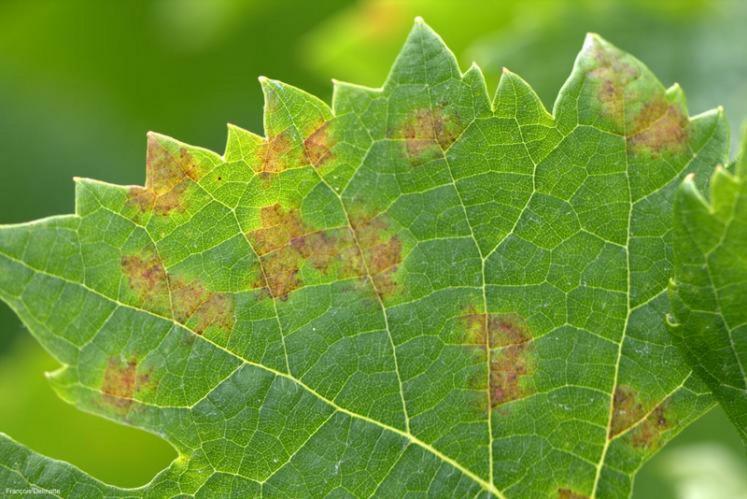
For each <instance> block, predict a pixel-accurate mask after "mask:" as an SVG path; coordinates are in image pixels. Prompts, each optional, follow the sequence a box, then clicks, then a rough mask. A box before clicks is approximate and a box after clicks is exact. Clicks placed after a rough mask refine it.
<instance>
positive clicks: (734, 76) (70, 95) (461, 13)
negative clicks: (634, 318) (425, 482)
mask: <svg viewBox="0 0 747 499" xmlns="http://www.w3.org/2000/svg"><path fill="white" fill-rule="evenodd" d="M416 15H421V16H423V17H424V18H425V19H426V21H427V22H428V23H429V24H430V25H431V26H433V27H434V28H435V29H436V31H438V32H439V33H440V34H441V35H442V36H443V37H444V38H445V40H446V41H447V43H448V44H449V46H450V47H451V48H452V49H453V50H454V51H455V53H456V54H457V56H458V57H459V59H460V62H461V63H462V65H463V67H465V68H466V67H467V65H468V64H469V63H470V62H472V61H477V62H478V63H479V64H480V65H481V66H482V67H483V69H484V70H485V72H486V75H487V77H488V81H489V82H490V83H489V84H490V85H491V87H493V88H494V87H495V84H496V82H497V79H498V75H499V74H500V69H501V67H502V66H507V67H509V68H510V69H511V70H513V71H514V72H516V73H518V74H520V75H522V76H523V77H524V78H525V79H527V80H528V81H529V82H530V83H531V84H532V85H533V86H534V87H535V89H536V90H537V91H538V93H539V95H540V97H542V99H543V100H544V102H545V104H546V105H547V106H548V107H551V106H552V102H553V99H554V96H555V95H556V93H557V91H558V89H559V88H560V86H561V84H562V83H563V81H564V79H565V78H566V76H567V75H568V73H569V71H570V69H571V65H572V63H573V59H574V57H575V54H576V52H577V51H578V50H579V48H580V46H581V43H582V41H583V35H584V33H585V32H587V31H595V32H598V33H600V34H601V35H602V36H604V37H605V38H607V39H609V40H610V41H612V42H613V43H615V44H617V45H618V46H620V47H621V48H623V49H625V50H627V51H629V52H632V53H633V54H635V55H636V56H638V57H639V58H640V59H642V60H643V61H645V62H646V63H648V64H649V66H651V67H652V69H653V70H654V72H655V73H656V74H657V75H658V76H659V77H660V78H661V79H662V81H663V82H664V83H665V84H671V83H674V82H675V81H676V82H679V83H680V85H681V86H682V87H683V89H684V90H685V92H686V94H687V96H688V102H689V106H690V111H691V114H696V113H699V112H702V111H705V110H707V109H709V108H712V107H715V106H718V105H723V106H724V107H725V108H726V110H727V115H728V116H729V118H730V120H731V123H732V126H737V125H738V123H739V121H740V120H741V119H742V118H743V117H747V78H746V77H745V76H746V75H747V57H746V56H747V30H745V29H744V22H745V20H747V2H741V1H740V0H733V1H706V0H672V1H669V2H667V1H659V2H650V1H644V0H619V1H614V0H588V1H578V0H577V1H570V0H547V1H541V0H536V1H531V0H501V1H486V0H482V1H477V0H453V1H447V0H409V1H405V0H400V1H392V0H389V1H383V0H365V1H364V0H361V1H357V2H355V1H347V0H317V1H314V2H298V1H288V0H272V1H270V0H265V1H253V0H212V1H203V0H153V1H148V2H146V1H135V0H132V1H121V2H102V1H100V0H85V1H84V0H67V1H52V0H48V1H41V0H38V1H31V0H0V158H2V159H0V187H1V189H0V223H11V222H22V221H27V220H31V219H35V218H40V217H44V216H47V215H52V214H58V213H68V212H71V211H72V208H73V184H72V181H71V178H72V177H73V176H74V175H78V176H85V177H93V178H98V179H102V180H106V181H109V182H114V183H120V184H130V183H142V181H143V177H144V171H145V170H144V157H145V132H146V131H148V130H155V131H158V132H161V133H165V134H168V135H172V136H174V137H177V138H179V139H181V140H183V141H185V142H189V143H192V144H196V145H201V146H206V147H209V148H212V149H214V150H217V151H222V149H223V144H224V141H225V135H226V132H225V124H226V123H227V122H230V123H235V124H237V125H239V126H242V127H244V128H247V129H250V130H253V131H256V132H261V123H262V115H261V110H262V100H261V92H260V88H259V85H258V83H257V81H256V78H257V76H259V75H267V76H270V77H273V78H277V79H280V80H283V81H286V82H288V83H291V84H293V85H296V86H299V87H302V88H304V89H306V90H308V91H310V92H312V93H314V94H316V95H319V96H320V97H322V98H324V99H327V100H328V99H329V98H330V95H331V89H332V87H331V84H330V79H331V78H332V77H334V78H337V79H341V80H348V81H352V82H355V83H360V84H365V85H371V86H378V85H380V84H381V83H382V82H383V80H384V78H385V77H386V74H387V71H388V68H389V66H390V65H391V62H392V60H393V58H394V56H395V55H396V53H397V51H398V49H399V47H400V45H401V44H402V42H403V41H404V37H405V35H406V33H407V31H408V30H409V28H410V26H411V24H412V20H413V18H414V17H415V16H416ZM56 367H57V366H56V364H55V361H54V360H53V359H51V358H50V357H49V356H48V355H47V354H46V353H45V352H44V351H42V349H41V348H40V347H39V346H38V345H36V344H35V343H34V342H33V341H32V340H31V339H30V337H29V335H28V334H26V333H24V331H23V330H22V326H21V324H20V323H19V321H18V320H17V319H16V318H15V316H13V314H12V313H11V312H10V311H9V310H8V309H7V308H6V307H4V306H2V305H0V431H4V432H6V433H8V434H10V435H11V436H13V437H14V438H16V439H17V440H19V441H21V442H23V443H24V444H26V445H28V446H30V447H31V448H33V449H35V450H37V451H39V452H42V453H44V454H46V455H49V456H52V457H55V458H59V459H64V460H67V461H70V462H72V463H74V464H76V465H77V466H79V467H81V468H82V469H84V470H85V471H87V472H89V473H92V474H93V475H94V476H96V477H98V478H100V479H102V480H105V481H107V482H110V483H114V484H117V485H122V486H136V485H141V484H143V483H145V482H147V481H148V480H149V479H150V478H151V477H152V476H153V475H154V474H155V473H156V472H157V471H159V470H160V469H162V468H163V467H165V466H166V465H167V464H168V463H169V461H170V460H171V459H173V457H174V452H173V450H172V449H171V448H170V447H169V446H168V445H167V444H166V443H164V442H162V441H160V440H159V439H158V438H156V437H154V436H152V435H148V434H145V433H143V432H140V431H138V430H135V429H133V428H127V427H123V426H119V425H116V424H114V423H112V422H110V421H106V420H103V419H100V418H97V417H93V416H91V415H88V414H83V413H80V412H78V411H77V410H76V409H74V408H73V407H70V406H68V405H66V404H65V403H63V402H62V401H61V400H58V399H57V398H56V396H55V395H54V394H53V392H52V390H51V389H50V387H49V386H48V384H47V383H46V381H45V379H44V376H43V375H42V373H43V372H44V371H48V370H52V369H54V368H56ZM634 495H635V496H636V497H641V498H645V497H656V498H667V497H672V498H675V497H676V498H688V499H696V498H721V497H730V498H731V497H747V457H745V451H744V448H743V446H742V444H741V443H740V441H739V438H738V436H737V434H736V432H735V431H734V430H733V429H732V427H731V425H730V424H729V422H728V421H727V419H726V417H725V416H724V415H723V413H722V412H721V411H720V409H715V410H714V411H713V412H712V413H711V414H709V415H707V416H706V417H704V418H703V419H701V420H700V421H698V422H697V423H696V424H694V425H693V426H691V427H690V428H688V429H687V430H686V431H684V432H683V433H682V434H681V435H680V436H679V437H677V439H675V441H674V442H673V443H672V444H671V445H670V446H668V447H667V448H666V449H665V450H664V451H663V452H661V453H660V454H659V455H658V456H657V457H656V458H655V459H653V460H652V461H651V462H650V463H649V464H647V465H646V466H645V467H644V469H643V470H642V471H641V473H640V475H639V478H638V480H637V483H636V489H635V494H634Z"/></svg>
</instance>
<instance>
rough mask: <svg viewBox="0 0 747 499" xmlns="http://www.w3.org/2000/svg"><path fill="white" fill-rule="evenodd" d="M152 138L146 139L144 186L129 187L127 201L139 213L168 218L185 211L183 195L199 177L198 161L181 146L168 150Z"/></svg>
mask: <svg viewBox="0 0 747 499" xmlns="http://www.w3.org/2000/svg"><path fill="white" fill-rule="evenodd" d="M162 141H163V139H160V138H158V137H157V136H155V135H149V136H148V154H147V161H146V168H147V178H146V184H145V186H144V187H140V186H135V187H131V188H130V189H129V191H128V199H129V202H130V203H131V204H132V205H134V206H136V207H137V208H138V209H139V210H140V211H143V212H145V211H153V212H155V213H156V214H158V215H168V214H170V213H171V212H173V211H183V210H184V208H185V207H184V194H185V192H186V191H187V188H188V187H189V185H190V184H191V183H192V182H196V181H197V180H198V179H199V177H200V169H199V165H198V161H197V159H196V158H195V157H194V156H193V155H192V153H191V152H190V151H189V150H188V149H187V148H186V147H184V146H180V147H179V148H178V149H176V150H171V149H170V148H169V147H168V146H167V145H165V144H164V143H163V142H162Z"/></svg>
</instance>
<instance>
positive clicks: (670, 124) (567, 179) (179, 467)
mask: <svg viewBox="0 0 747 499" xmlns="http://www.w3.org/2000/svg"><path fill="white" fill-rule="evenodd" d="M261 85H262V88H263V91H264V94H265V114H264V129H265V130H264V131H265V136H266V137H265V138H263V137H259V136H256V135H254V134H252V133H249V132H247V131H244V130H240V129H238V128H236V127H233V126H229V130H228V142H227V146H226V150H225V153H224V155H223V156H219V155H218V154H215V153H213V152H210V151H207V150H204V149H200V148H196V147H192V146H189V145H186V144H182V143H180V142H177V141H175V140H173V139H170V138H167V137H164V136H161V135H157V134H150V135H149V137H148V151H147V179H146V183H145V186H144V187H138V186H132V187H121V186H114V185H109V184H105V183H101V182H97V181H93V180H85V179H78V180H77V182H76V210H75V214H74V215H70V216H61V217H53V218H49V219H45V220H41V221H38V222H33V223H29V224H24V225H13V226H4V227H2V228H1V229H0V297H2V299H3V300H5V301H6V302H7V303H8V304H9V305H10V306H11V307H12V308H13V309H14V310H15V311H16V312H17V313H18V315H19V316H20V317H21V318H22V320H23V321H24V323H25V324H26V326H27V327H28V329H29V330H30V331H31V333H32V334H33V335H34V336H35V337H36V338H37V339H38V340H39V342H40V343H41V344H42V345H43V346H44V347H45V348H46V349H48V350H49V351H50V352H51V353H52V354H53V355H54V356H55V357H56V358H57V359H59V361H60V363H61V365H62V366H63V367H62V368H61V369H60V370H58V371H56V372H54V373H52V374H51V375H50V380H51V383H52V385H53V386H54V388H55V390H56V391H57V392H58V393H59V394H60V396H61V397H62V398H63V399H65V400H66V401H68V402H70V403H73V404H75V405H76V406H77V407H79V408H81V409H83V410H86V411H90V412H93V413H96V414H100V415H102V416H104V417H108V418H112V419H115V420H117V421H120V422H122V423H125V424H129V425H133V426H136V427H138V428H142V429H145V430H147V431H150V432H153V433H156V434H158V435H160V436H162V437H163V438H164V439H166V440H167V441H168V442H170V443H171V444H172V445H173V446H174V447H175V449H176V450H177V452H178V458H177V459H176V460H175V461H174V462H173V463H172V464H171V465H170V466H169V467H168V468H167V469H166V470H164V471H163V472H162V473H160V474H159V475H157V476H156V477H155V478H154V480H153V481H152V482H151V483H149V484H148V485H146V486H144V487H143V488H142V489H138V490H135V491H132V490H130V491H124V490H120V489H116V488H114V487H110V486H107V485H105V484H102V483H100V482H98V481H96V480H95V479H93V478H92V477H89V476H87V475H86V474H85V473H83V472H82V471H80V470H77V469H75V468H73V467H71V466H69V465H67V464H62V463H59V462H55V461H51V460H49V459H47V458H45V457H42V456H39V455H37V454H35V453H33V452H32V451H30V450H27V449H25V448H23V447H22V446H21V445H20V444H17V443H15V442H14V441H12V440H11V439H10V438H8V437H2V441H1V442H2V443H1V444H0V445H2V449H0V463H1V464H0V482H2V483H5V484H11V485H12V486H17V487H26V486H30V485H35V486H39V487H46V488H57V489H60V490H61V495H91V496H96V495H100V494H107V495H120V494H134V495H156V496H171V495H177V494H191V495H206V496H211V495H216V494H220V495H235V496H256V495H268V496H307V495H309V496H326V495H336V496H343V495H353V496H371V495H380V496H402V495H434V496H459V497H466V496H487V495H492V496H497V497H537V496H550V497H553V496H559V497H581V496H588V495H591V496H598V497H618V496H625V495H627V494H629V493H630V489H631V486H632V479H633V476H634V474H635V471H636V470H637V469H638V468H639V467H640V466H641V465H642V463H643V462H644V461H645V460H646V459H647V458H648V457H650V456H651V455H652V454H653V453H654V452H655V451H656V450H657V449H658V448H659V447H660V446H661V445H662V444H664V443H665V442H666V441H667V440H669V439H670V438H671V437H672V436H673V435H675V434H676V433H677V432H678V431H679V430H680V429H682V428H683V427H684V426H685V425H687V424H688V423H689V422H690V421H692V420H693V419H695V418H697V417H698V416H699V415H701V414H702V413H703V412H704V411H706V410H707V409H708V408H710V407H711V406H712V403H713V402H712V399H711V397H710V395H709V392H708V390H707V387H706V386H704V385H703V384H702V382H701V381H700V380H699V379H698V378H697V377H695V376H691V371H690V369H689V368H688V367H687V366H686V364H685V363H684V361H682V360H680V358H679V355H678V353H677V350H676V346H675V345H674V344H673V340H672V338H671V337H670V335H669V334H668V333H667V332H666V328H665V326H664V321H663V317H664V314H665V313H666V312H667V308H668V300H667V296H666V287H667V279H668V277H669V275H670V271H671V223H670V222H669V220H670V219H671V209H672V200H673V195H674V193H675V191H676V186H677V185H679V183H680V182H681V180H682V178H683V177H684V176H685V175H686V174H688V173H690V172H701V173H702V172H708V171H710V169H711V167H712V165H715V164H717V163H719V162H722V161H724V159H725V157H726V155H727V149H728V146H727V143H728V131H727V126H726V124H725V121H724V118H723V113H722V112H721V111H720V110H717V111H713V112H709V113H705V114H703V115H700V116H697V117H694V118H689V117H688V114H687V110H686V107H685V100H684V96H683V94H682V92H681V91H680V89H679V88H678V87H677V86H674V87H672V88H670V89H668V90H667V89H665V88H664V87H663V86H662V85H661V83H659V81H658V80H657V79H656V78H655V77H654V76H653V75H652V73H651V72H650V71H649V70H648V69H647V68H646V67H645V66H644V65H643V64H642V63H640V62H639V61H637V60H636V59H634V58H633V57H631V56H629V55H627V54H625V53H623V52H621V51H620V50H618V49H617V48H615V47H613V46H612V45H611V44H609V43H607V42H606V41H604V40H602V39H601V38H600V37H598V36H596V35H589V36H588V37H587V39H586V42H585V43H584V46H583V49H582V50H581V53H580V54H579V56H578V59H577V60H576V63H575V65H574V67H573V71H572V73H571V75H570V77H569V79H568V81H567V82H566V84H565V85H564V87H563V88H562V90H561V91H560V93H559V96H558V99H557V102H556V103H555V107H554V111H553V113H552V114H550V113H549V112H548V111H547V110H546V109H545V108H544V106H543V104H542V103H541V102H540V100H539V99H538V98H537V96H536V94H535V93H534V92H533V91H532V89H531V88H530V87H529V86H528V85H527V83H525V82H524V81H523V80H522V79H521V78H519V77H518V76H516V75H515V74H512V73H511V72H509V71H504V74H503V75H502V77H501V79H500V82H499V85H498V90H497V93H496V95H495V97H494V99H493V100H492V101H491V100H490V99H489V97H488V95H487V91H486V86H485V82H484V79H483V76H482V73H481V71H480V69H479V68H477V67H476V66H474V65H473V66H472V67H470V68H469V69H468V70H467V71H466V72H464V73H462V72H461V71H460V70H459V67H458V65H457V62H456V60H455V58H454V56H453V55H452V54H451V52H450V51H449V50H448V49H447V48H446V46H445V45H444V43H443V42H442V40H441V39H440V38H439V37H438V36H437V35H436V34H435V33H433V32H432V31H431V30H430V28H428V27H427V26H426V25H425V24H424V23H422V22H421V21H417V22H416V23H415V26H414V28H413V30H412V32H411V33H410V35H409V37H408V39H407V42H406V43H405V45H404V48H403V49H402V51H401V53H400V55H399V56H398V58H397V59H396V61H395V63H394V67H393V69H392V71H391V73H390V75H389V77H388V79H387V81H386V83H385V85H384V86H383V87H382V88H381V89H369V88H364V87H360V86H356V85H351V84H347V83H340V82H335V88H334V97H333V103H332V107H331V108H330V107H328V106H327V105H326V104H325V103H324V102H322V101H320V100H318V99H316V98H314V97H312V96H310V95H308V94H306V93H304V92H302V91H300V90H298V89H296V88H293V87H291V86H288V85H286V84H283V83H280V82H277V81H272V80H268V79H261ZM102 161H105V159H104V158H102ZM701 176H702V175H701ZM112 452H116V449H112Z"/></svg>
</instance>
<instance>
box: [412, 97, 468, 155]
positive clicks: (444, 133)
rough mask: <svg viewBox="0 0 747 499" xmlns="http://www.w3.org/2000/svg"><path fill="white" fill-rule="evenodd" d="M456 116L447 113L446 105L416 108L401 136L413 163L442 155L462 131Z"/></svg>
mask: <svg viewBox="0 0 747 499" xmlns="http://www.w3.org/2000/svg"><path fill="white" fill-rule="evenodd" d="M460 131H461V130H460V127H459V124H458V120H457V117H456V116H451V115H449V114H447V111H446V106H445V105H443V104H442V105H439V106H437V107H435V108H426V109H418V110H415V111H414V112H413V113H411V115H410V116H409V117H408V118H407V119H406V120H405V123H404V126H403V127H402V131H401V136H402V137H403V138H404V139H405V148H406V150H407V155H408V157H409V158H410V162H411V163H412V164H413V165H418V164H422V163H424V162H426V161H429V160H431V159H434V158H437V157H439V156H441V154H442V151H443V150H445V149H448V148H449V146H450V145H451V144H452V143H453V142H454V140H456V138H457V136H458V135H459V132H460Z"/></svg>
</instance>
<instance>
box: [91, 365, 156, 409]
mask: <svg viewBox="0 0 747 499" xmlns="http://www.w3.org/2000/svg"><path fill="white" fill-rule="evenodd" d="M149 383H150V373H148V372H142V373H139V372H138V361H137V360H136V359H135V358H131V359H129V360H126V361H123V360H122V359H121V358H119V357H110V358H109V360H108V361H107V364H106V368H105V369H104V378H103V381H102V383H101V393H102V395H103V400H104V402H106V403H107V405H109V406H112V407H114V408H116V409H118V410H127V409H129V407H130V406H131V405H132V403H133V400H134V396H135V394H136V393H137V392H138V390H140V389H141V388H142V387H144V386H145V385H148V384H149Z"/></svg>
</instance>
